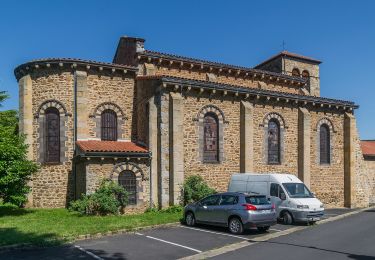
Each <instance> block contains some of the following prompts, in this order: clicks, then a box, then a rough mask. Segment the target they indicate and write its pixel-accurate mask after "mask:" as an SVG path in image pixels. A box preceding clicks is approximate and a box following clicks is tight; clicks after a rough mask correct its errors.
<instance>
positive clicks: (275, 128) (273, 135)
mask: <svg viewBox="0 0 375 260" xmlns="http://www.w3.org/2000/svg"><path fill="white" fill-rule="evenodd" d="M267 142H268V163H269V164H279V163H280V124H279V122H278V121H277V120H276V119H271V120H270V121H269V122H268V133H267Z"/></svg>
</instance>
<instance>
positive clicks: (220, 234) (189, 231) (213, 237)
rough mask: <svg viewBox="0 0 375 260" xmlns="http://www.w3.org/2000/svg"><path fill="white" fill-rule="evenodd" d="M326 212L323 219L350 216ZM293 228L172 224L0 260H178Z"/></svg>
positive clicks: (17, 253) (17, 252)
mask: <svg viewBox="0 0 375 260" xmlns="http://www.w3.org/2000/svg"><path fill="white" fill-rule="evenodd" d="M350 211H351V210H350V209H328V210H326V215H325V217H324V218H330V217H334V216H337V215H340V214H343V213H347V212H350ZM293 227H295V226H285V225H282V224H277V225H275V226H272V227H271V229H270V230H269V232H266V233H260V232H258V231H257V230H247V231H246V232H245V233H244V234H243V235H238V236H237V235H232V234H230V233H229V232H228V231H227V230H226V229H225V228H219V227H210V226H196V227H187V226H184V225H180V224H176V225H172V226H168V227H159V228H154V229H148V230H142V231H139V232H134V233H127V234H121V235H113V236H107V237H102V238H98V239H89V240H83V241H78V242H76V243H74V244H72V245H67V246H62V247H54V248H41V249H28V250H26V249H24V250H13V251H7V252H3V253H0V258H1V259H150V258H152V259H154V260H155V259H178V258H181V257H186V256H191V255H194V254H198V253H201V252H204V251H208V250H212V249H216V248H220V247H223V246H226V245H230V244H234V243H238V242H241V241H251V240H253V239H255V238H259V237H262V236H265V235H269V234H273V233H277V232H281V231H283V230H286V229H290V228H293Z"/></svg>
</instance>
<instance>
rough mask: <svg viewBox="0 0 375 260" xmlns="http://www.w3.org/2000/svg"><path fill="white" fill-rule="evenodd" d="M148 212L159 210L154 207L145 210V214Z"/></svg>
mask: <svg viewBox="0 0 375 260" xmlns="http://www.w3.org/2000/svg"><path fill="white" fill-rule="evenodd" d="M150 212H153V213H155V212H159V209H158V208H156V207H148V208H147V209H146V210H145V213H150Z"/></svg>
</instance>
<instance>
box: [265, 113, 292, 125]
mask: <svg viewBox="0 0 375 260" xmlns="http://www.w3.org/2000/svg"><path fill="white" fill-rule="evenodd" d="M271 119H276V120H277V121H278V122H279V124H280V128H281V129H284V128H287V127H286V125H285V120H284V118H283V117H282V116H281V115H280V114H279V113H276V112H271V113H268V114H267V115H266V116H265V117H264V118H263V126H264V127H268V123H269V121H270V120H271Z"/></svg>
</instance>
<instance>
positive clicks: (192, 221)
mask: <svg viewBox="0 0 375 260" xmlns="http://www.w3.org/2000/svg"><path fill="white" fill-rule="evenodd" d="M185 222H186V225H188V226H190V227H192V226H195V217H194V214H193V213H192V212H188V213H186V216H185Z"/></svg>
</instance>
